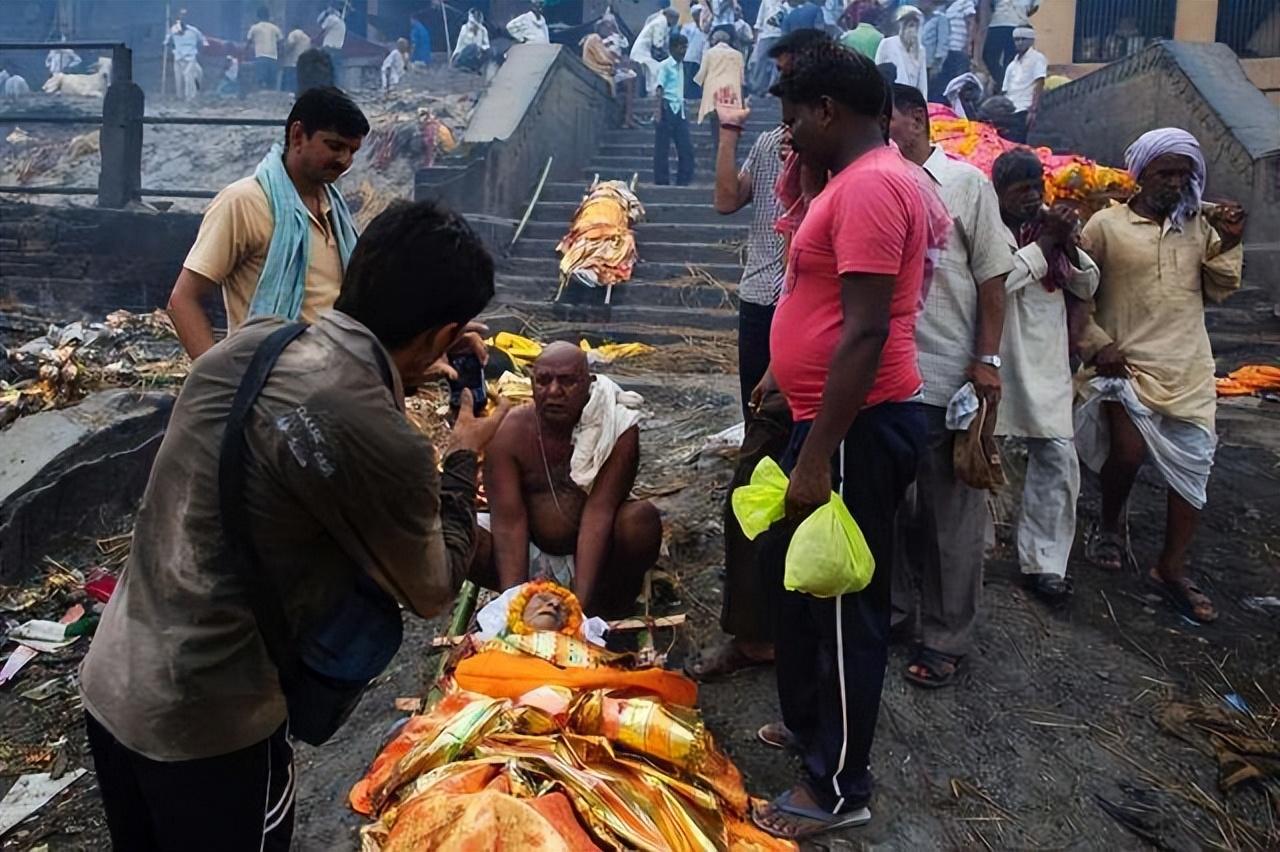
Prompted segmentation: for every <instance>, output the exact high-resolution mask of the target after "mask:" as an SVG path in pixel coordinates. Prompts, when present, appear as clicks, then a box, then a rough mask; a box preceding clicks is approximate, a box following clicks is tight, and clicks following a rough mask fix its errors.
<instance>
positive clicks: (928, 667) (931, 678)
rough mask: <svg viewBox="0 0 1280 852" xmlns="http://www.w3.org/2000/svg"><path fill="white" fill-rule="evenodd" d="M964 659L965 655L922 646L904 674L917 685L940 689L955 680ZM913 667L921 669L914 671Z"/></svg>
mask: <svg viewBox="0 0 1280 852" xmlns="http://www.w3.org/2000/svg"><path fill="white" fill-rule="evenodd" d="M963 659H964V657H957V656H953V655H951V654H944V653H942V652H941V651H935V650H933V649H932V648H924V647H921V648H920V650H919V651H917V652H916V655H915V656H914V657H912V659H911V662H910V663H908V664H907V668H906V671H904V672H903V673H902V676H903V677H905V678H906V679H907V680H909V681H911V682H912V683H914V684H915V685H916V686H921V687H924V688H925V689H939V688H940V687H944V686H948V685H949V684H950V683H951V682H952V681H954V680H955V677H956V672H958V671H959V670H960V661H961V660H963ZM913 669H919V671H913Z"/></svg>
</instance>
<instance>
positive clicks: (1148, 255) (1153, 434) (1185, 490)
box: [1075, 127, 1245, 622]
mask: <svg viewBox="0 0 1280 852" xmlns="http://www.w3.org/2000/svg"><path fill="white" fill-rule="evenodd" d="M1125 165H1126V167H1127V168H1128V170H1129V173H1130V174H1132V175H1133V177H1134V179H1135V180H1137V181H1138V185H1139V190H1138V193H1137V195H1135V196H1134V197H1133V198H1131V199H1130V200H1129V203H1128V204H1122V205H1116V206H1114V207H1111V208H1109V209H1107V210H1102V211H1100V212H1098V213H1096V214H1094V216H1093V218H1091V219H1090V220H1089V223H1088V225H1086V226H1085V228H1084V232H1083V234H1082V242H1083V245H1084V247H1085V248H1086V249H1087V250H1088V252H1089V253H1090V254H1091V255H1092V256H1093V258H1094V259H1095V260H1096V261H1097V263H1098V266H1099V267H1100V268H1101V272H1102V278H1101V282H1100V284H1099V286H1098V292H1097V295H1096V296H1095V298H1094V304H1093V315H1092V317H1091V319H1090V321H1089V322H1088V324H1087V326H1086V328H1085V330H1084V332H1083V333H1082V335H1081V340H1080V354H1081V357H1082V358H1084V359H1085V362H1086V364H1088V370H1087V371H1086V373H1085V375H1084V378H1085V379H1086V380H1087V381H1086V384H1085V385H1084V386H1083V387H1082V389H1081V396H1080V400H1079V401H1078V402H1077V405H1076V411H1075V430H1076V444H1077V447H1078V449H1079V452H1080V458H1081V459H1082V460H1083V461H1084V462H1085V463H1086V464H1087V465H1088V466H1089V467H1091V468H1093V469H1094V470H1096V471H1098V472H1099V473H1100V474H1101V481H1102V516H1101V522H1100V528H1099V530H1098V531H1097V532H1096V534H1095V535H1094V536H1091V541H1090V543H1089V545H1090V546H1089V550H1090V556H1091V557H1092V559H1093V561H1094V562H1095V564H1097V565H1098V566H1099V567H1101V568H1104V569H1108V570H1119V569H1120V568H1122V567H1123V565H1124V563H1125V560H1126V558H1127V557H1128V544H1127V529H1126V522H1125V521H1126V503H1127V500H1128V497H1129V491H1130V489H1131V488H1132V487H1133V482H1134V479H1135V477H1136V476H1137V473H1138V468H1139V467H1141V465H1142V462H1143V460H1144V459H1146V458H1150V460H1151V462H1152V463H1153V464H1154V465H1155V467H1156V469H1157V470H1158V471H1159V472H1160V474H1161V475H1162V476H1163V478H1164V479H1165V482H1166V483H1167V484H1168V486H1169V492H1168V509H1167V515H1166V522H1165V536H1164V547H1163V549H1162V550H1161V552H1160V557H1159V559H1158V560H1157V562H1156V564H1155V567H1154V568H1152V569H1151V570H1150V572H1149V573H1148V575H1147V576H1148V578H1149V579H1150V581H1151V582H1152V583H1154V584H1155V585H1156V586H1157V587H1158V588H1159V589H1160V590H1161V591H1163V592H1164V593H1165V594H1166V595H1167V596H1168V597H1169V598H1170V600H1171V601H1172V602H1173V603H1174V604H1175V605H1176V606H1177V607H1178V609H1179V610H1181V611H1182V612H1183V613H1184V614H1185V615H1187V616H1188V617H1190V618H1194V619H1195V620H1197V621H1201V622H1208V621H1213V620H1214V619H1216V618H1217V616H1218V613H1217V610H1215V609H1214V606H1213V603H1212V601H1210V600H1209V598H1208V597H1207V596H1206V595H1205V594H1204V592H1203V591H1201V590H1200V589H1199V588H1198V587H1197V586H1196V584H1195V583H1194V581H1193V580H1192V579H1191V577H1190V573H1189V571H1188V567H1187V564H1186V557H1187V549H1188V547H1189V546H1190V544H1191V539H1192V536H1193V534H1194V532H1195V527H1196V522H1197V520H1198V518H1199V514H1200V510H1201V508H1202V507H1203V506H1204V503H1205V496H1206V487H1207V485H1208V481H1209V469H1210V467H1211V466H1212V464H1213V454H1214V448H1215V446H1216V444H1217V437H1216V434H1215V431H1214V414H1215V411H1216V396H1215V388H1214V381H1213V371H1214V362H1213V352H1212V351H1211V349H1210V347H1209V334H1208V332H1207V331H1206V329H1205V323H1204V305H1205V301H1206V300H1212V301H1214V302H1220V301H1222V300H1223V299H1225V298H1226V297H1227V296H1228V295H1230V294H1231V293H1232V292H1233V291H1235V290H1237V289H1239V287H1240V273H1241V268H1242V264H1243V258H1244V250H1243V248H1242V247H1241V238H1242V236H1243V233H1244V221H1245V211H1244V209H1243V208H1242V207H1241V206H1240V205H1239V204H1236V203H1234V202H1227V203H1222V204H1216V205H1205V206H1202V205H1201V194H1202V193H1203V191H1204V184H1205V164H1204V157H1203V156H1202V155H1201V152H1200V144H1199V143H1198V142H1197V141H1196V139H1195V137H1194V136H1192V135H1191V134H1190V133H1187V132H1186V131H1185V130H1179V129H1177V128H1172V127H1167V128H1163V129H1160V130H1152V131H1150V132H1149V133H1145V134H1143V135H1142V136H1140V137H1139V138H1138V140H1137V141H1136V142H1134V143H1133V144H1132V145H1131V146H1129V150H1128V151H1126V152H1125Z"/></svg>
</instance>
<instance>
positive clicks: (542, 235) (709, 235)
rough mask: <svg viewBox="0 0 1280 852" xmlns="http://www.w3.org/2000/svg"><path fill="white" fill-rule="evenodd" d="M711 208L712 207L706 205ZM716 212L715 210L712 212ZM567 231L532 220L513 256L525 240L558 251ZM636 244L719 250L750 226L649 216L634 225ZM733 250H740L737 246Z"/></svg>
mask: <svg viewBox="0 0 1280 852" xmlns="http://www.w3.org/2000/svg"><path fill="white" fill-rule="evenodd" d="M707 207H708V208H709V209H710V208H711V205H709V204H708V205H707ZM712 212H713V213H714V212H715V211H714V210H712ZM566 230H568V221H567V220H566V221H563V222H560V221H557V222H534V221H530V222H529V224H528V225H526V226H525V229H524V234H523V235H522V236H521V237H520V242H518V243H516V246H515V250H514V251H513V252H512V253H513V254H519V253H520V246H521V245H522V244H523V243H524V241H525V240H535V241H541V240H547V241H550V242H551V244H552V245H551V247H552V249H554V248H555V242H556V241H558V240H559V239H560V238H561V237H563V236H564V234H565V231H566ZM634 230H635V235H636V244H637V245H638V246H639V247H640V251H641V253H642V254H643V253H644V251H645V247H646V246H650V245H653V244H671V243H684V244H689V243H700V244H706V245H707V248H708V250H713V251H718V250H721V247H720V246H718V245H716V244H717V243H722V242H726V241H730V242H741V241H742V240H745V239H746V238H747V223H742V224H734V223H729V224H723V223H716V224H698V225H691V224H687V223H685V224H681V223H671V222H654V221H652V218H651V217H646V221H644V222H641V223H639V224H638V225H636V226H635V229H634ZM733 251H735V252H736V251H737V248H736V247H735V248H734V249H733Z"/></svg>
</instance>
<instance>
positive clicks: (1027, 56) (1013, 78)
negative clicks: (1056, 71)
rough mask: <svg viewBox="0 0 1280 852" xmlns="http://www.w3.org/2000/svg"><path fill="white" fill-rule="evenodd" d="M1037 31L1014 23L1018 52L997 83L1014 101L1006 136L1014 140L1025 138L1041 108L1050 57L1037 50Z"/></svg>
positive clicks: (1015, 44)
mask: <svg viewBox="0 0 1280 852" xmlns="http://www.w3.org/2000/svg"><path fill="white" fill-rule="evenodd" d="M1035 43H1036V31H1035V30H1033V29H1032V28H1031V27H1017V28H1016V29H1014V31H1013V47H1014V50H1016V51H1017V55H1016V56H1014V57H1013V60H1012V61H1011V62H1010V63H1009V67H1008V68H1006V69H1005V72H1004V82H1003V84H1002V85H1001V86H1000V89H1001V91H1002V92H1003V93H1004V96H1005V97H1006V98H1008V99H1009V100H1010V101H1011V102H1012V103H1013V121H1012V123H1011V127H1010V129H1009V131H1008V134H1007V136H1008V138H1009V139H1011V140H1013V141H1014V142H1024V143H1025V142H1026V141H1027V131H1028V130H1030V129H1031V125H1032V124H1034V123H1035V120H1036V110H1038V109H1039V108H1040V95H1042V94H1044V80H1045V77H1047V76H1049V60H1048V59H1046V58H1045V55H1044V54H1043V53H1041V52H1040V51H1038V50H1036V49H1035V47H1034V45H1035Z"/></svg>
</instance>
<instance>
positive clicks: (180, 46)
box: [164, 9, 209, 101]
mask: <svg viewBox="0 0 1280 852" xmlns="http://www.w3.org/2000/svg"><path fill="white" fill-rule="evenodd" d="M186 14H187V10H186V9H182V10H180V11H179V12H178V18H177V20H176V21H175V22H174V24H173V26H172V27H170V28H169V33H168V35H166V36H165V38H164V42H165V44H170V45H173V82H174V84H175V86H176V87H177V93H178V97H179V98H181V99H183V100H184V101H189V100H192V99H193V98H195V96H196V91H197V90H199V88H200V78H201V76H203V74H202V72H201V70H200V61H199V59H198V58H197V57H198V56H199V53H200V48H202V47H208V46H209V40H208V39H207V38H205V37H204V33H202V32H200V30H198V29H196V28H195V27H193V26H190V25H188V24H187V22H186V21H185V20H183V19H184V18H185V17H186Z"/></svg>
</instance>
